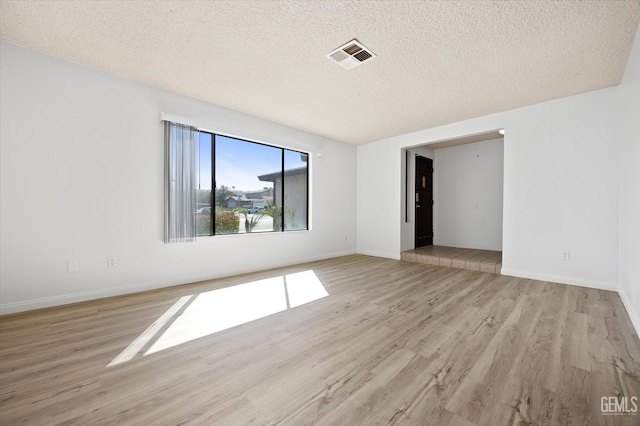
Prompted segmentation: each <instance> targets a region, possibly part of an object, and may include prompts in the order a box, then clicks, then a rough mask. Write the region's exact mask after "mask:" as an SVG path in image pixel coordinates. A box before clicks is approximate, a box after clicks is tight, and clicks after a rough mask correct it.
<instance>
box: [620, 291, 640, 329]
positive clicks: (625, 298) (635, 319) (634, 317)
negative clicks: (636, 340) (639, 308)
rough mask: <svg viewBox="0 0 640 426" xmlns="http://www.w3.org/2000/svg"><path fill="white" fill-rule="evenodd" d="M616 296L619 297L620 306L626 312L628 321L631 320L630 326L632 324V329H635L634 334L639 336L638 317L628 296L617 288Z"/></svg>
mask: <svg viewBox="0 0 640 426" xmlns="http://www.w3.org/2000/svg"><path fill="white" fill-rule="evenodd" d="M618 294H619V295H620V299H621V300H622V304H623V305H624V307H625V309H626V310H627V314H628V315H629V319H631V324H633V328H635V330H636V334H637V335H638V336H640V317H638V313H637V312H636V311H635V309H634V308H633V304H632V303H631V299H629V296H627V293H625V291H624V290H623V289H621V288H618Z"/></svg>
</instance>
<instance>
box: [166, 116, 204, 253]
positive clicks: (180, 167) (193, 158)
mask: <svg viewBox="0 0 640 426" xmlns="http://www.w3.org/2000/svg"><path fill="white" fill-rule="evenodd" d="M198 142H199V139H198V130H197V129H196V128H195V127H191V126H185V125H182V124H178V123H171V122H169V121H165V122H164V156H165V167H164V174H165V218H164V219H165V220H164V223H165V225H164V226H165V230H164V231H165V232H164V242H165V243H179V242H189V241H195V239H196V221H195V208H196V189H197V186H196V182H197V174H198V170H197V166H198Z"/></svg>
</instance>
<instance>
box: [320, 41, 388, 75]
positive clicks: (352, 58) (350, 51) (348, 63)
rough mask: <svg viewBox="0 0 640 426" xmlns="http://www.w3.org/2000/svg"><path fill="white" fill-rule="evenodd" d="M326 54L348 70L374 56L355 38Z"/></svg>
mask: <svg viewBox="0 0 640 426" xmlns="http://www.w3.org/2000/svg"><path fill="white" fill-rule="evenodd" d="M327 56H328V57H329V58H330V59H332V60H333V61H335V62H337V63H338V64H340V65H341V66H342V67H343V68H345V69H348V70H350V69H351V68H355V67H357V66H358V65H360V64H361V63H363V62H365V61H368V60H369V59H371V58H375V57H376V55H374V54H373V52H372V51H370V50H369V49H367V48H366V47H364V46H363V45H362V44H360V42H358V40H355V39H353V40H351V41H350V42H348V43H345V44H343V45H342V46H340V47H338V48H337V49H336V50H334V51H333V52H331V53H329V54H328V55H327Z"/></svg>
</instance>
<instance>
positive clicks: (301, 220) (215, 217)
mask: <svg viewBox="0 0 640 426" xmlns="http://www.w3.org/2000/svg"><path fill="white" fill-rule="evenodd" d="M308 159H309V157H308V154H306V153H303V152H298V151H293V150H288V149H283V148H277V147H273V146H269V145H264V144H260V143H255V142H249V141H245V140H241V139H236V138H231V137H227V136H222V135H216V134H212V133H206V132H199V134H198V149H197V159H196V164H197V171H196V174H197V177H196V181H197V182H196V186H197V190H196V197H195V199H196V205H195V208H194V212H195V213H194V214H195V222H196V234H197V236H209V235H225V234H238V233H240V234H242V233H257V232H274V231H292V230H305V229H308V189H309V178H308V170H309V166H308Z"/></svg>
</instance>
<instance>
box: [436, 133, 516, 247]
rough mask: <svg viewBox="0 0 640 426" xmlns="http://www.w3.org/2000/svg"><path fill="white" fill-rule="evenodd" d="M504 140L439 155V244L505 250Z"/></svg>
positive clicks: (478, 143)
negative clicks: (503, 246) (503, 212)
mask: <svg viewBox="0 0 640 426" xmlns="http://www.w3.org/2000/svg"><path fill="white" fill-rule="evenodd" d="M503 147H504V145H503V143H502V138H500V139H494V140H488V141H483V142H476V143H471V144H467V145H459V146H453V147H449V148H440V149H436V150H435V162H434V169H435V171H434V174H433V186H434V188H433V190H434V200H435V204H434V208H433V214H434V244H435V245H439V246H447V247H466V248H474V249H484V250H502V186H503V179H502V175H503V170H504V167H503V164H504V159H503V156H504V149H503Z"/></svg>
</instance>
